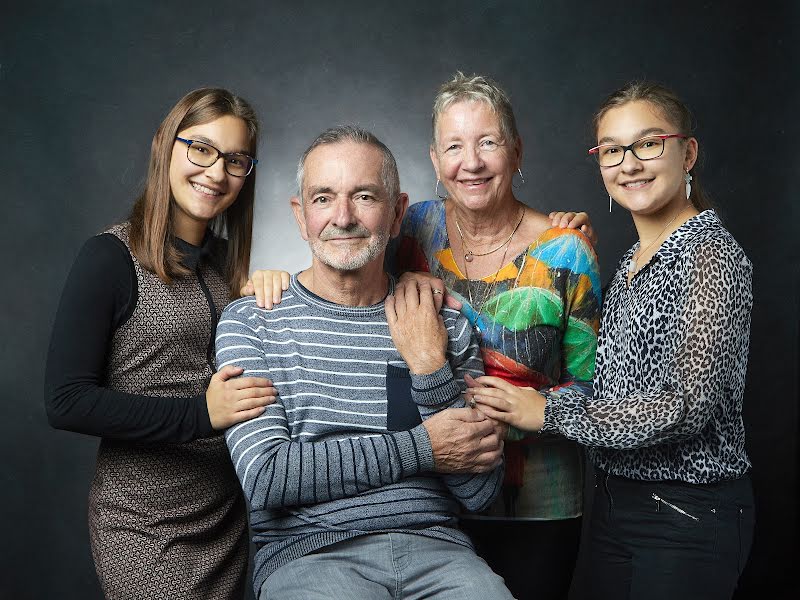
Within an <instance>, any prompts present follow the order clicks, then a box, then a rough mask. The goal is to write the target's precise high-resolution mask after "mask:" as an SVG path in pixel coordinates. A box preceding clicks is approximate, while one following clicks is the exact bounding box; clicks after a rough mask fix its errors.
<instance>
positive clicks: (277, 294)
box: [239, 270, 290, 310]
mask: <svg viewBox="0 0 800 600" xmlns="http://www.w3.org/2000/svg"><path fill="white" fill-rule="evenodd" d="M289 278H290V275H289V273H287V272H286V271H261V270H256V271H253V274H252V275H250V279H248V280H247V283H246V284H245V286H244V287H243V288H242V289H241V290H239V293H240V294H241V295H242V296H252V295H253V294H255V295H256V304H258V305H259V306H260V307H261V308H266V309H268V310H269V309H271V308H272V307H273V305H275V304H280V303H281V296H283V292H285V291H286V290H288V289H289Z"/></svg>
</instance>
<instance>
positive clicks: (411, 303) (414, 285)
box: [403, 280, 426, 314]
mask: <svg viewBox="0 0 800 600" xmlns="http://www.w3.org/2000/svg"><path fill="white" fill-rule="evenodd" d="M425 284H426V282H425V281H419V280H417V281H409V282H408V283H406V285H405V286H404V287H405V289H404V290H403V292H404V293H403V300H404V302H405V305H404V309H405V311H406V313H409V314H413V312H412V311H416V310H417V309H419V286H420V285H425Z"/></svg>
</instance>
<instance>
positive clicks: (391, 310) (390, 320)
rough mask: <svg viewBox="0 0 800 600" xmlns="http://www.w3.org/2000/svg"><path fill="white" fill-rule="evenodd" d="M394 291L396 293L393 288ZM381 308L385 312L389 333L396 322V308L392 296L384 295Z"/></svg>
mask: <svg viewBox="0 0 800 600" xmlns="http://www.w3.org/2000/svg"><path fill="white" fill-rule="evenodd" d="M395 293H397V290H395ZM383 308H384V311H385V312H386V323H387V324H388V325H389V332H390V333H391V331H392V329H393V328H394V325H395V323H397V310H396V303H395V298H394V296H386V300H385V301H384V303H383Z"/></svg>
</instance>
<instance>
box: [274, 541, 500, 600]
mask: <svg viewBox="0 0 800 600" xmlns="http://www.w3.org/2000/svg"><path fill="white" fill-rule="evenodd" d="M258 597H259V600H316V599H318V600H330V599H332V598H337V599H338V598H347V599H353V600H356V599H364V600H378V599H384V598H385V599H387V600H415V599H417V598H419V599H421V598H436V599H437V600H503V599H510V598H513V597H512V596H511V593H510V592H509V591H508V589H506V586H505V585H504V584H503V579H502V578H501V577H500V576H499V575H496V574H495V573H494V572H493V571H492V570H491V569H490V568H489V566H488V565H487V564H486V563H485V562H484V560H483V559H482V558H480V557H479V556H478V555H477V554H475V552H474V551H472V550H470V549H469V548H465V547H464V546H462V545H460V544H456V543H454V542H447V541H443V540H437V539H433V538H428V537H425V536H422V535H414V534H407V533H375V534H370V535H364V536H361V537H359V538H356V539H354V540H349V541H346V542H340V543H338V544H334V545H333V546H329V547H327V548H323V549H322V550H319V551H317V552H314V553H313V554H308V555H306V556H303V557H302V558H298V559H295V560H293V561H292V562H290V563H289V564H286V565H284V566H282V567H281V568H280V569H278V570H277V571H275V572H274V573H273V574H272V575H270V576H269V577H268V578H267V580H266V581H265V582H264V585H263V586H261V590H260V594H259V596H258Z"/></svg>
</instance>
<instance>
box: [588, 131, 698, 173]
mask: <svg viewBox="0 0 800 600" xmlns="http://www.w3.org/2000/svg"><path fill="white" fill-rule="evenodd" d="M688 137H689V136H688V135H683V134H681V133H659V134H656V135H648V136H645V137H643V138H642V139H640V140H636V141H635V142H633V143H632V144H630V145H629V146H622V145H620V144H600V145H599V146H595V147H594V148H591V149H590V150H589V154H594V157H595V158H596V159H597V163H598V164H599V165H600V166H601V167H616V166H617V165H621V164H622V161H623V160H625V153H626V152H627V151H628V150H630V151H631V152H632V153H633V155H634V156H635V157H636V158H638V159H639V160H653V159H654V158H658V157H660V156H661V155H662V154H664V141H665V140H668V139H670V138H681V139H686V138H688Z"/></svg>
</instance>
